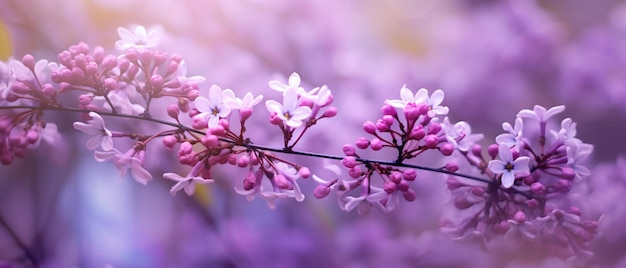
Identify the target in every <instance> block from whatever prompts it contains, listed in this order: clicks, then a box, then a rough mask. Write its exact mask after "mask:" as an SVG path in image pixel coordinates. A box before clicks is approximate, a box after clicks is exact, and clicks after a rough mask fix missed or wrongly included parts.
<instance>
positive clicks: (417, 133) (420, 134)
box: [409, 126, 426, 141]
mask: <svg viewBox="0 0 626 268" xmlns="http://www.w3.org/2000/svg"><path fill="white" fill-rule="evenodd" d="M425 136H426V131H424V128H423V127H422V126H417V127H414V128H413V129H412V130H411V133H410V134H409V138H411V139H414V140H418V141H419V140H421V139H423V138H424V137H425Z"/></svg>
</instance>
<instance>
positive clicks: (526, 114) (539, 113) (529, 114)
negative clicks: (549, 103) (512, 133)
mask: <svg viewBox="0 0 626 268" xmlns="http://www.w3.org/2000/svg"><path fill="white" fill-rule="evenodd" d="M563 110H565V106H563V105H559V106H554V107H552V108H550V109H548V110H546V108H544V107H543V106H539V105H535V107H533V110H532V111H531V110H528V109H524V110H521V111H519V113H517V117H520V118H528V119H534V120H538V121H539V122H546V121H547V120H548V119H549V118H550V117H552V116H554V115H556V114H558V113H560V112H562V111H563Z"/></svg>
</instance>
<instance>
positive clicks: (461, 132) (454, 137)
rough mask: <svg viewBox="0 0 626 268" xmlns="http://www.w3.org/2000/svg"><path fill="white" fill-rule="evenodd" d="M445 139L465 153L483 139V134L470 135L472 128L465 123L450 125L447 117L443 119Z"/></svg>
mask: <svg viewBox="0 0 626 268" xmlns="http://www.w3.org/2000/svg"><path fill="white" fill-rule="evenodd" d="M443 130H444V132H445V133H446V139H447V140H448V142H449V143H451V144H452V145H454V146H455V147H456V148H458V149H459V150H460V151H462V152H467V151H468V150H469V149H470V148H471V146H472V145H474V144H475V143H476V142H477V141H479V140H481V139H482V138H483V134H472V127H471V126H470V125H469V124H468V123H467V122H465V121H459V122H457V123H456V124H454V125H452V124H451V123H450V120H449V119H448V117H446V118H444V119H443Z"/></svg>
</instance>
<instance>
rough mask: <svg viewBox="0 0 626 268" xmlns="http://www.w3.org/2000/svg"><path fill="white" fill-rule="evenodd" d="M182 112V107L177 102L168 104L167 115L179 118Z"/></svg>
mask: <svg viewBox="0 0 626 268" xmlns="http://www.w3.org/2000/svg"><path fill="white" fill-rule="evenodd" d="M179 114H180V109H179V108H178V105H177V104H170V105H168V106H167V115H169V116H170V117H171V118H174V119H176V118H178V115H179Z"/></svg>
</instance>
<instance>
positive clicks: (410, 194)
mask: <svg viewBox="0 0 626 268" xmlns="http://www.w3.org/2000/svg"><path fill="white" fill-rule="evenodd" d="M402 197H404V200H406V201H409V202H412V201H415V199H416V198H417V194H415V191H413V189H408V190H406V191H404V192H402Z"/></svg>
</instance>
